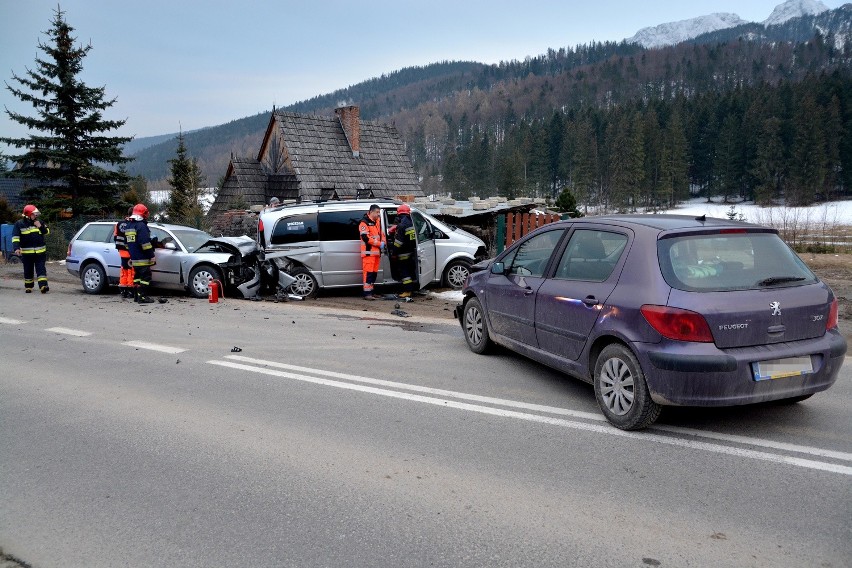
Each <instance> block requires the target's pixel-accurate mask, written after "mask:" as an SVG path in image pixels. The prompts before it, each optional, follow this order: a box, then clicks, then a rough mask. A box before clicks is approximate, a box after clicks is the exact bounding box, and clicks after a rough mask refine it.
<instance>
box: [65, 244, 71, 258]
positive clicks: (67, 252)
mask: <svg viewBox="0 0 852 568" xmlns="http://www.w3.org/2000/svg"><path fill="white" fill-rule="evenodd" d="M65 256H71V243H68V250H67V251H66V252H65Z"/></svg>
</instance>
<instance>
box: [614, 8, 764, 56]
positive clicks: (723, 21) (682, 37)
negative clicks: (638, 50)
mask: <svg viewBox="0 0 852 568" xmlns="http://www.w3.org/2000/svg"><path fill="white" fill-rule="evenodd" d="M746 23H748V22H746V21H745V20H743V19H742V18H740V17H739V16H738V15H736V14H729V13H718V14H710V15H709V16H699V17H697V18H690V19H688V20H681V21H679V22H669V23H666V24H660V25H659V26H654V27H651V28H642V29H641V30H639V31H638V32H636V35H634V36H633V37H631V38H627V40H626V41H627V42H628V43H638V44H640V45H642V46H643V47H647V48H654V47H662V46H664V45H674V44H676V43H680V42H682V41H686V40H688V39H692V38H694V37H696V36H699V35H701V34H706V33H709V32H715V31H716V30H724V29H727V28H732V27H734V26H739V25H741V24H746Z"/></svg>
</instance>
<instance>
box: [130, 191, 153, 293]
mask: <svg viewBox="0 0 852 568" xmlns="http://www.w3.org/2000/svg"><path fill="white" fill-rule="evenodd" d="M131 213H132V214H131V215H130V220H129V221H128V222H127V224H126V225H125V226H124V239H125V242H126V243H127V250H128V251H129V252H130V265H131V266H132V267H133V285H134V286H135V292H136V294H135V295H136V298H135V299H136V301H137V302H139V303H140V304H150V303H152V302H153V301H154V300H152V299H151V298H150V297H149V296H148V288H149V287H150V286H151V267H152V266H154V265H155V264H157V259H156V258H155V257H154V243H153V242H152V241H151V231H149V230H148V208H147V207H145V206H144V205H143V204H141V203H137V204H136V205H134V206H133V210H132V212H131Z"/></svg>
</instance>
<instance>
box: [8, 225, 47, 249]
mask: <svg viewBox="0 0 852 568" xmlns="http://www.w3.org/2000/svg"><path fill="white" fill-rule="evenodd" d="M49 234H50V229H48V228H47V225H45V224H44V223H42V224H41V227H36V226H35V224H34V223H33V220H32V219H30V218H29V217H24V218H23V219H20V220H18V221H17V222H16V223H15V226H14V228H13V229H12V248H15V249H18V248H19V249H21V254H40V253H46V252H47V246H46V244H45V242H44V236H45V235H49Z"/></svg>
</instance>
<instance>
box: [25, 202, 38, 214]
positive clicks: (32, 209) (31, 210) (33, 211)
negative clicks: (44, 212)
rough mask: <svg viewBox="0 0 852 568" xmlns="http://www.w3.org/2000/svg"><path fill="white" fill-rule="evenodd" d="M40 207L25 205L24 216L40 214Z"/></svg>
mask: <svg viewBox="0 0 852 568" xmlns="http://www.w3.org/2000/svg"><path fill="white" fill-rule="evenodd" d="M38 214H39V211H38V207H36V206H35V205H25V206H24V217H32V216H33V215H38Z"/></svg>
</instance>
